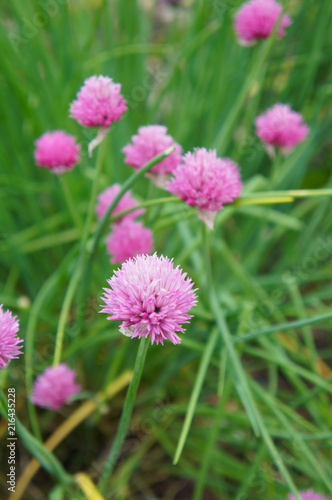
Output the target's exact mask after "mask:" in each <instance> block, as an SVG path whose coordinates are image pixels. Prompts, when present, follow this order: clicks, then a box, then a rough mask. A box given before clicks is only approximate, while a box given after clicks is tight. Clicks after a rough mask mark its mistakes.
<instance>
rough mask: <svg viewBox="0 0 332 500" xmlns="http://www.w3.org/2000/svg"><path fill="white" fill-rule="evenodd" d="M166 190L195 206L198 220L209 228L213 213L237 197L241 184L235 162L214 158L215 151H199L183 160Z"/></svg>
mask: <svg viewBox="0 0 332 500" xmlns="http://www.w3.org/2000/svg"><path fill="white" fill-rule="evenodd" d="M167 189H168V190H169V191H170V192H171V193H173V194H175V195H176V196H179V198H181V200H184V201H185V202H187V203H188V205H190V206H192V207H197V209H198V217H199V218H200V219H201V220H202V221H203V222H205V224H206V225H207V226H208V227H210V228H211V229H213V222H214V219H215V216H216V214H217V211H218V210H220V209H221V208H223V205H224V204H226V203H232V202H233V201H234V200H235V199H236V198H238V197H239V196H240V193H241V189H242V183H241V176H240V172H239V168H238V165H237V164H236V163H234V162H233V161H232V160H230V159H229V158H217V154H216V151H215V150H212V151H207V150H206V149H205V148H199V149H196V150H195V151H194V152H193V153H187V154H186V155H185V156H184V157H183V164H182V165H179V167H178V168H177V169H176V170H175V172H174V178H173V179H171V180H170V181H169V183H168V184H167Z"/></svg>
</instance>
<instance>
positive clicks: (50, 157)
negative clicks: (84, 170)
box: [35, 130, 81, 174]
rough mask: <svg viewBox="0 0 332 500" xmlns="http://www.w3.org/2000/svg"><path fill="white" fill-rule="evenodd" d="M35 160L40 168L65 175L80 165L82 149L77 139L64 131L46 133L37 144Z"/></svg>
mask: <svg viewBox="0 0 332 500" xmlns="http://www.w3.org/2000/svg"><path fill="white" fill-rule="evenodd" d="M35 146H36V149H35V160H36V163H37V165H38V166H39V167H45V168H48V169H50V170H51V171H52V172H54V173H55V174H63V172H66V171H67V170H71V169H72V168H73V167H74V166H75V165H76V163H78V161H79V159H80V156H79V151H80V149H81V147H80V146H79V145H78V144H76V140H75V137H73V136H72V135H69V134H66V132H63V131H62V130H55V131H54V132H45V134H43V135H42V136H40V137H39V139H37V140H36V142H35Z"/></svg>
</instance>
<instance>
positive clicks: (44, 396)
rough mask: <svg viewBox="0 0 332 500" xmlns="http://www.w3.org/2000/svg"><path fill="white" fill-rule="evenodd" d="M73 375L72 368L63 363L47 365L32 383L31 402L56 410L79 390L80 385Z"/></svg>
mask: <svg viewBox="0 0 332 500" xmlns="http://www.w3.org/2000/svg"><path fill="white" fill-rule="evenodd" d="M75 376H76V374H75V372H74V370H71V369H70V368H69V367H68V366H67V365H66V364H65V363H59V364H58V365H57V366H49V367H48V368H46V369H45V370H44V372H43V373H41V374H40V375H38V377H37V379H36V380H35V383H34V384H33V389H32V395H31V401H32V403H33V404H35V405H38V406H43V407H44V408H49V409H50V410H58V409H59V408H60V407H61V406H62V405H63V404H65V403H67V402H68V401H69V399H70V397H71V396H73V395H74V394H76V393H77V392H79V391H80V390H81V386H80V385H78V384H76V382H75Z"/></svg>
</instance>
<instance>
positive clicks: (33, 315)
mask: <svg viewBox="0 0 332 500" xmlns="http://www.w3.org/2000/svg"><path fill="white" fill-rule="evenodd" d="M73 250H75V249H73ZM72 257H73V251H71V252H69V254H68V255H67V256H66V258H65V259H64V260H63V261H62V263H61V265H60V266H59V267H58V269H57V270H56V271H55V272H54V273H53V274H51V276H50V277H49V278H48V279H47V280H46V281H45V283H44V284H43V286H42V287H41V289H40V290H39V292H38V294H37V296H36V298H35V300H34V302H33V304H32V306H31V311H30V314H29V319H28V324H27V329H26V335H25V342H24V344H25V346H24V347H25V349H24V350H25V352H24V354H25V356H24V361H25V380H26V392H27V394H28V411H29V417H30V423H31V427H32V431H33V433H34V435H35V437H36V438H37V439H38V440H39V441H41V440H42V438H41V433H40V429H39V425H38V419H37V413H36V407H35V405H33V404H32V403H31V402H30V400H29V397H30V394H31V389H32V379H33V354H34V342H35V332H36V327H37V321H38V318H39V314H40V311H41V310H42V307H43V305H44V302H45V300H46V299H47V297H48V296H49V294H50V293H51V291H52V290H53V289H54V286H55V285H56V283H57V281H58V280H59V279H60V278H61V275H62V274H63V272H64V270H65V268H66V266H67V265H68V262H69V261H70V259H71V258H72ZM46 361H47V360H46Z"/></svg>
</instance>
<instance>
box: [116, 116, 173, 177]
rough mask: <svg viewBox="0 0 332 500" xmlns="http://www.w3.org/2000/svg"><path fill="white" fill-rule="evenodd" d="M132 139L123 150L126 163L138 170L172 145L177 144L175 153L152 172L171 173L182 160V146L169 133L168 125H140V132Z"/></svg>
mask: <svg viewBox="0 0 332 500" xmlns="http://www.w3.org/2000/svg"><path fill="white" fill-rule="evenodd" d="M131 140H132V144H127V145H126V146H125V147H124V148H123V150H122V151H123V152H124V154H125V163H127V164H128V165H131V166H132V167H134V168H135V169H136V170H139V169H140V168H141V167H143V165H145V164H146V163H147V162H148V161H149V160H151V159H152V158H154V157H155V156H157V155H158V154H159V153H162V152H163V151H165V149H167V148H169V147H170V146H175V151H174V153H172V154H170V155H169V156H168V157H167V158H165V159H164V160H162V161H161V162H160V163H158V164H157V165H155V166H154V167H153V168H152V169H151V170H150V172H152V173H159V174H170V173H172V172H173V170H174V169H175V168H176V167H177V166H178V165H179V163H180V162H181V153H182V148H181V146H180V145H179V144H177V143H176V142H175V141H174V139H173V137H171V136H170V135H168V134H167V127H164V126H163V125H148V126H146V127H140V128H139V129H138V134H137V135H133V136H132V138H131Z"/></svg>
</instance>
